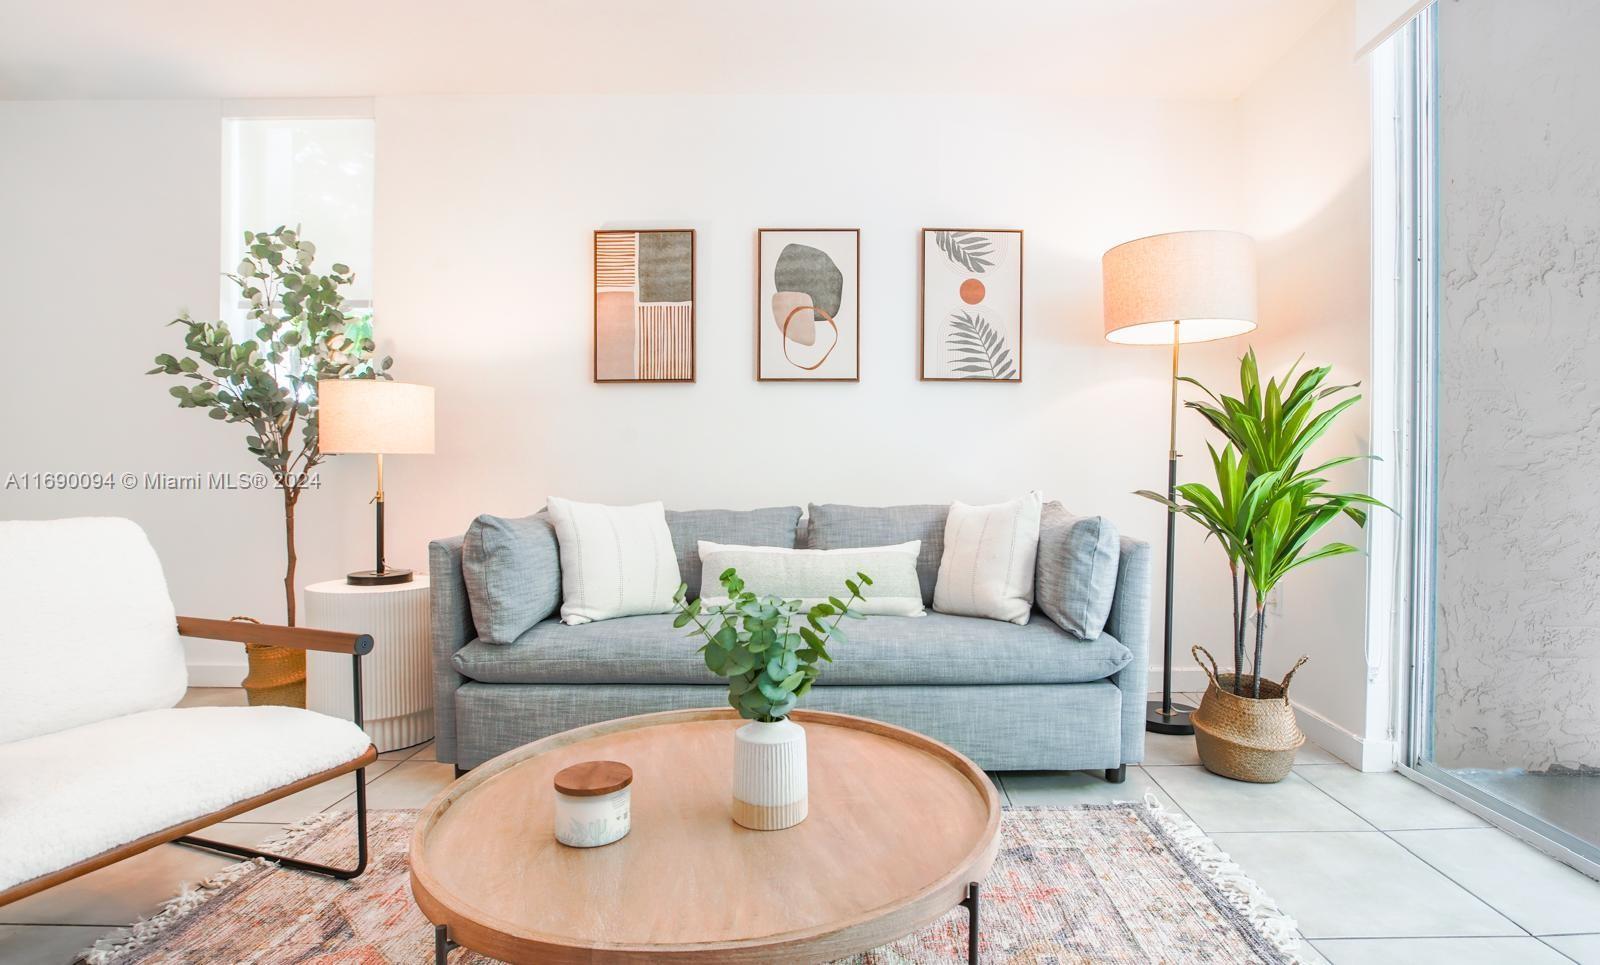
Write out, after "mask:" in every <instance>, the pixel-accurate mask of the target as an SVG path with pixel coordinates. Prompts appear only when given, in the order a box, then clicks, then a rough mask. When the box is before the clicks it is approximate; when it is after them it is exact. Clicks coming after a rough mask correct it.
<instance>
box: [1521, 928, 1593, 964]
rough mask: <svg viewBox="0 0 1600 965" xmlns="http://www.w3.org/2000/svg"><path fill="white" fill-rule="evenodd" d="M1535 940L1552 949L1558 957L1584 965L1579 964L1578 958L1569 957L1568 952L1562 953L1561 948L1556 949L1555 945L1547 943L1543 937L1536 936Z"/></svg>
mask: <svg viewBox="0 0 1600 965" xmlns="http://www.w3.org/2000/svg"><path fill="white" fill-rule="evenodd" d="M1533 940H1534V941H1536V942H1538V943H1539V944H1541V945H1543V946H1544V947H1546V948H1548V949H1550V950H1551V951H1552V952H1555V953H1556V954H1557V955H1560V956H1561V957H1562V958H1564V959H1566V960H1567V961H1569V962H1574V963H1576V965H1583V963H1582V962H1579V961H1578V960H1577V959H1576V958H1573V957H1572V956H1571V955H1568V954H1567V953H1566V952H1564V951H1562V950H1561V949H1559V948H1557V947H1555V946H1554V945H1552V944H1550V943H1549V942H1547V941H1545V940H1544V938H1543V937H1541V936H1539V935H1535V936H1533Z"/></svg>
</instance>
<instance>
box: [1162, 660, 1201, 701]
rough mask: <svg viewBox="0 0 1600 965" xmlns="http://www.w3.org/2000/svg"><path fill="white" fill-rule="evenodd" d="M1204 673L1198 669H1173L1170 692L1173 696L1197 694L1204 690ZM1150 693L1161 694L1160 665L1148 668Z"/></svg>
mask: <svg viewBox="0 0 1600 965" xmlns="http://www.w3.org/2000/svg"><path fill="white" fill-rule="evenodd" d="M1207 683H1208V681H1207V680H1206V672H1205V671H1204V670H1201V669H1200V668H1199V667H1173V668H1172V692H1173V693H1175V694H1198V693H1201V692H1202V691H1204V690H1205V689H1206V684H1207ZM1150 692H1151V693H1152V694H1159V693H1161V665H1160V664H1156V665H1155V666H1154V667H1151V668H1150Z"/></svg>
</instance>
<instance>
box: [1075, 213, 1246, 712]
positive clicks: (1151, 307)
mask: <svg viewBox="0 0 1600 965" xmlns="http://www.w3.org/2000/svg"><path fill="white" fill-rule="evenodd" d="M1100 266H1101V273H1102V283H1103V285H1104V291H1105V324H1106V341H1109V342H1117V343H1119V344H1122V345H1171V346H1172V413H1171V422H1170V425H1169V429H1168V435H1167V498H1168V499H1173V500H1175V499H1177V495H1178V346H1179V345H1180V344H1182V343H1184V342H1209V341H1213V340H1215V339H1219V338H1229V337H1231V336H1234V335H1243V334H1244V333H1245V332H1249V331H1252V330H1253V329H1254V328H1255V327H1256V252H1255V242H1254V241H1253V240H1252V239H1251V238H1250V236H1249V235H1243V234H1239V233H1238V232H1235V231H1178V232H1173V233H1171V234H1164V235H1151V236H1150V237H1148V238H1139V239H1137V240H1135V241H1129V242H1126V243H1124V244H1120V245H1118V246H1116V247H1115V248H1112V249H1111V250H1110V251H1108V252H1106V253H1105V256H1104V257H1103V258H1101V262H1100ZM1176 524H1177V514H1176V513H1168V514H1167V586H1166V591H1167V610H1166V620H1165V626H1164V628H1163V653H1164V657H1163V662H1162V667H1161V699H1160V700H1159V701H1155V700H1152V701H1150V702H1149V705H1148V706H1147V707H1146V710H1145V729H1146V730H1149V731H1153V732H1155V733H1158V734H1192V733H1194V726H1193V725H1192V724H1190V723H1189V714H1190V713H1191V712H1192V711H1193V710H1194V708H1193V707H1189V706H1186V705H1183V704H1175V703H1173V700H1172V589H1173V584H1172V574H1173V566H1174V560H1175V556H1174V554H1175V552H1176V550H1175V547H1174V541H1173V537H1174V536H1175V526H1176Z"/></svg>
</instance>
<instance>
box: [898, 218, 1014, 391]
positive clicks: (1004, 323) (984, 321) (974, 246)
mask: <svg viewBox="0 0 1600 965" xmlns="http://www.w3.org/2000/svg"><path fill="white" fill-rule="evenodd" d="M1023 251H1024V248H1023V233H1022V229H1020V228H923V229H922V251H921V257H920V258H919V265H920V269H919V272H918V323H917V378H918V379H919V380H921V381H923V382H1003V383H1007V384H1017V383H1020V382H1021V381H1022V348H1023V297H1022V296H1023V280H1024V279H1023V275H1024V271H1023V268H1024V266H1023ZM930 259H932V260H933V264H932V265H931V266H930V264H929V262H930ZM930 313H932V315H933V316H935V317H932V318H930ZM930 322H931V324H930ZM930 339H932V343H931V344H930Z"/></svg>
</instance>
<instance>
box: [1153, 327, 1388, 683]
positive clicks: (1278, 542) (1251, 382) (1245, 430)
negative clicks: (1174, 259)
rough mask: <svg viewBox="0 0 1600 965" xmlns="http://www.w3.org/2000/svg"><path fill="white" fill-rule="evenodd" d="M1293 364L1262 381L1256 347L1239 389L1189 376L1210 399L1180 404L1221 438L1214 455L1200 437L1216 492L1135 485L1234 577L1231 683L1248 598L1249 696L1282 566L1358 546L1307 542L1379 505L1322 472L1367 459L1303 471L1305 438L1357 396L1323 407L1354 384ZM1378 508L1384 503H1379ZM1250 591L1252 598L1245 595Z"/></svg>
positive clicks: (1191, 486) (1199, 486)
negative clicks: (1214, 546) (1186, 524)
mask: <svg viewBox="0 0 1600 965" xmlns="http://www.w3.org/2000/svg"><path fill="white" fill-rule="evenodd" d="M1298 367H1299V363H1298V362H1297V363H1296V364H1295V365H1294V366H1291V367H1290V369H1289V371H1288V372H1287V373H1285V374H1284V376H1283V378H1282V379H1281V380H1279V379H1275V378H1274V379H1268V380H1267V383H1266V385H1265V386H1263V385H1262V383H1261V374H1260V368H1259V366H1258V364H1257V362H1256V355H1255V351H1254V350H1253V349H1252V350H1250V351H1248V352H1246V353H1245V356H1244V358H1243V359H1241V360H1240V362H1239V389H1240V391H1239V395H1238V396H1237V397H1234V396H1228V395H1222V396H1219V395H1217V394H1216V393H1214V392H1212V391H1211V390H1210V389H1208V388H1206V387H1205V386H1204V385H1202V384H1201V383H1200V382H1198V381H1196V380H1195V379H1192V378H1188V377H1185V378H1184V379H1183V381H1185V382H1188V383H1189V384H1191V385H1194V386H1196V387H1198V388H1199V389H1200V390H1201V391H1202V392H1204V393H1205V394H1206V395H1207V397H1209V399H1210V400H1211V401H1210V402H1189V403H1186V405H1187V406H1188V407H1189V408H1191V409H1193V410H1195V411H1196V412H1198V413H1200V414H1201V415H1202V416H1204V417H1205V419H1206V421H1207V422H1209V423H1210V424H1211V425H1212V427H1213V428H1215V429H1217V431H1219V432H1221V433H1222V435H1223V436H1224V437H1225V438H1226V439H1227V442H1226V444H1225V445H1224V446H1223V448H1222V450H1221V451H1220V452H1218V451H1217V449H1216V448H1215V447H1213V446H1211V445H1210V444H1209V443H1208V444H1207V448H1208V449H1209V450H1210V452H1211V464H1212V469H1213V470H1214V472H1215V475H1216V481H1217V483H1216V488H1215V489H1213V488H1211V487H1210V486H1208V485H1206V484H1204V483H1185V484H1183V485H1181V486H1179V487H1178V496H1179V499H1178V500H1177V501H1171V500H1168V499H1167V497H1166V496H1165V495H1162V494H1160V493H1155V492H1151V491H1149V490H1141V491H1140V492H1139V495H1141V496H1144V497H1146V498H1148V499H1153V500H1155V501H1156V502H1159V503H1162V504H1164V505H1165V506H1167V508H1168V509H1169V510H1170V511H1172V512H1176V513H1181V514H1183V515H1184V516H1187V517H1188V518H1190V519H1192V520H1194V521H1195V522H1197V523H1199V524H1200V525H1201V526H1202V527H1204V528H1205V529H1206V531H1207V532H1208V533H1210V534H1211V535H1212V536H1214V537H1216V539H1217V542H1218V544H1219V545H1220V546H1221V547H1222V549H1223V552H1224V553H1225V554H1226V556H1227V558H1228V569H1229V571H1230V572H1231V573H1232V575H1233V598H1232V602H1233V645H1234V651H1233V658H1234V677H1233V681H1234V689H1235V692H1236V693H1237V692H1239V690H1240V688H1241V686H1242V681H1243V680H1244V657H1245V639H1246V635H1247V628H1248V625H1249V620H1250V612H1249V610H1250V604H1251V603H1254V610H1255V660H1254V661H1253V663H1252V671H1251V676H1252V677H1253V678H1254V681H1253V688H1254V692H1253V694H1252V696H1255V697H1259V696H1260V695H1261V658H1262V653H1263V649H1264V647H1265V640H1266V605H1267V599H1268V598H1269V597H1270V596H1271V594H1272V591H1273V590H1274V589H1275V588H1276V587H1277V585H1278V582H1279V581H1280V580H1282V579H1283V577H1284V576H1285V575H1287V574H1288V573H1289V572H1290V571H1291V570H1294V569H1297V568H1299V567H1301V566H1304V565H1306V564H1307V563H1311V562H1314V561H1316V560H1320V559H1326V558H1328V557H1332V556H1342V555H1345V554H1347V553H1356V552H1359V550H1358V549H1357V548H1356V547H1354V546H1352V545H1350V544H1348V543H1341V542H1330V543H1326V544H1324V545H1322V546H1319V547H1316V548H1314V549H1313V548H1312V547H1311V546H1310V545H1309V544H1310V541H1311V539H1312V537H1314V536H1316V535H1317V533H1319V532H1320V531H1321V530H1322V529H1323V528H1324V527H1325V526H1327V525H1328V524H1329V523H1331V522H1333V521H1334V520H1336V519H1338V518H1340V517H1341V516H1343V517H1346V518H1349V519H1350V520H1352V521H1354V522H1355V524H1356V525H1357V526H1365V525H1366V522H1367V513H1366V509H1365V507H1366V506H1383V503H1381V502H1379V501H1378V500H1376V499H1373V498H1372V497H1371V496H1367V495H1364V494H1362V493H1340V492H1332V491H1329V489H1328V486H1329V480H1328V479H1327V477H1326V476H1325V475H1324V474H1325V473H1326V472H1327V471H1328V470H1330V469H1333V468H1334V467H1336V466H1341V465H1344V464H1346V463H1349V462H1354V461H1356V460H1358V459H1366V458H1371V457H1370V456H1340V457H1338V458H1335V459H1330V460H1328V461H1326V462H1323V463H1320V464H1318V465H1316V466H1315V467H1313V468H1310V469H1303V468H1301V464H1302V462H1303V461H1304V459H1305V457H1306V455H1307V453H1308V452H1309V450H1310V448H1311V446H1312V444H1313V443H1315V442H1316V441H1317V440H1318V439H1320V438H1322V437H1323V435H1325V434H1326V433H1327V431H1328V429H1329V427H1331V426H1332V425H1333V422H1334V420H1335V419H1337V418H1338V417H1339V416H1340V414H1342V413H1343V412H1345V410H1347V409H1349V408H1350V407H1351V406H1353V405H1355V404H1356V403H1357V402H1358V401H1360V399H1361V396H1359V395H1345V397H1344V398H1342V399H1339V400H1338V401H1336V402H1332V403H1331V404H1329V405H1328V406H1327V407H1326V408H1321V409H1319V408H1318V406H1319V405H1320V404H1321V403H1322V402H1323V401H1324V400H1326V399H1331V398H1333V397H1334V396H1339V395H1342V394H1344V393H1347V392H1350V391H1352V390H1354V389H1355V388H1356V386H1355V385H1325V384H1324V383H1326V382H1327V379H1328V376H1329V374H1330V373H1331V372H1332V368H1331V367H1329V366H1322V367H1319V368H1314V369H1311V370H1309V371H1307V372H1304V373H1302V374H1301V375H1300V376H1299V377H1298V378H1296V377H1295V374H1294V373H1295V369H1296V368H1298ZM1385 508H1387V507H1385ZM1252 591H1253V594H1254V596H1253V599H1252Z"/></svg>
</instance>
